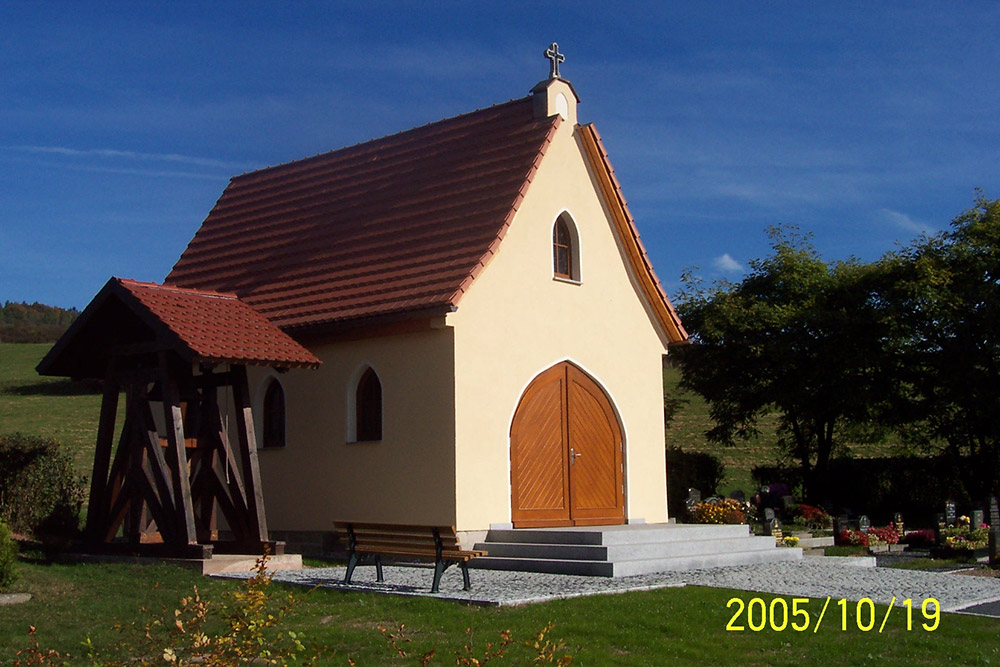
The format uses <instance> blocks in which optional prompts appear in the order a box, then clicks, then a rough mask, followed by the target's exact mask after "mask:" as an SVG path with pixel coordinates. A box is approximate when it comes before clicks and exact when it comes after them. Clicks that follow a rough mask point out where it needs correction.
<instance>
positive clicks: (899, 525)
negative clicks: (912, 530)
mask: <svg viewBox="0 0 1000 667" xmlns="http://www.w3.org/2000/svg"><path fill="white" fill-rule="evenodd" d="M892 522H893V523H894V524H896V534H897V535H899V539H903V535H905V534H906V531H905V530H903V514H902V513H901V512H896V513H895V514H894V515H893V516H892Z"/></svg>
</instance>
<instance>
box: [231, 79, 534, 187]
mask: <svg viewBox="0 0 1000 667" xmlns="http://www.w3.org/2000/svg"><path fill="white" fill-rule="evenodd" d="M530 100H531V95H526V96H525V97H518V98H514V99H510V100H507V101H506V102H498V103H497V104H491V105H490V106H487V107H482V108H479V109H475V110H473V111H467V112H465V113H461V114H458V115H455V116H447V117H445V118H440V119H438V120H434V121H430V122H427V123H424V124H423V125H417V126H416V127H411V128H409V129H406V130H400V131H399V132H391V133H389V134H385V135H382V136H380V137H375V138H374V139H368V140H366V141H359V142H357V143H354V144H349V145H347V146H341V147H340V148H334V149H332V150H329V151H324V152H322V153H316V154H315V155H309V156H306V157H303V158H297V159H295V160H289V161H288V162H279V163H278V164H273V165H268V166H266V167H261V168H260V169H252V170H250V171H246V172H243V173H242V174H239V175H237V176H233V177H232V178H230V179H229V180H230V181H235V180H237V179H242V178H244V177H248V176H254V175H256V174H260V173H262V172H265V171H270V170H272V169H281V168H283V167H288V166H290V165H297V164H301V163H304V162H308V161H310V160H316V159H318V158H323V157H328V156H331V155H335V154H337V153H348V152H350V151H352V150H357V149H359V148H361V147H363V146H368V145H371V144H376V143H378V142H382V141H388V140H391V139H395V138H398V137H401V136H403V135H407V134H410V133H417V132H419V131H421V130H426V129H428V128H431V127H434V126H435V125H439V124H442V123H448V122H451V121H456V120H458V119H460V118H467V117H470V116H475V115H476V114H481V113H485V112H487V111H498V110H500V109H501V108H502V107H506V106H512V105H514V104H517V103H524V102H526V101H530Z"/></svg>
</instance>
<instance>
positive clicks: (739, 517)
mask: <svg viewBox="0 0 1000 667" xmlns="http://www.w3.org/2000/svg"><path fill="white" fill-rule="evenodd" d="M691 521H693V522H694V523H720V524H722V523H730V524H733V523H746V522H747V518H746V511H745V509H744V506H743V505H742V504H741V503H740V502H739V501H738V500H733V499H732V498H727V499H725V500H721V499H716V500H707V501H705V502H701V503H698V504H696V505H695V506H694V509H693V510H692V512H691Z"/></svg>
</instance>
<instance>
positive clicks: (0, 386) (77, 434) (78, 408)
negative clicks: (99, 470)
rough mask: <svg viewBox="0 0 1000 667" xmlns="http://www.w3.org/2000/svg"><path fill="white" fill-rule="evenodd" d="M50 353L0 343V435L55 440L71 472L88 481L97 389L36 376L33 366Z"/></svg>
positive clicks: (45, 349) (38, 346) (40, 346)
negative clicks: (66, 454)
mask: <svg viewBox="0 0 1000 667" xmlns="http://www.w3.org/2000/svg"><path fill="white" fill-rule="evenodd" d="M51 347H52V346H51V345H49V344H45V343H42V344H28V343H24V344H21V343H0V433H13V432H15V431H20V432H22V433H26V434H29V435H40V436H43V437H48V438H55V439H56V440H58V441H59V442H60V443H62V445H63V446H64V447H65V448H66V449H67V451H68V452H70V454H71V455H72V457H73V462H74V464H75V466H76V469H77V471H78V472H79V473H80V474H85V475H89V473H90V467H91V466H92V465H93V451H94V449H93V448H94V439H95V438H96V437H97V418H98V413H99V412H100V408H101V395H100V393H99V392H100V389H99V387H98V388H95V387H94V386H93V385H88V384H84V383H77V382H70V381H69V380H66V379H63V378H47V377H41V376H39V375H38V373H36V372H35V365H36V364H38V362H39V361H41V359H42V357H43V356H45V353H46V352H48V351H49V348H51Z"/></svg>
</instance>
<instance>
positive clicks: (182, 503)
mask: <svg viewBox="0 0 1000 667" xmlns="http://www.w3.org/2000/svg"><path fill="white" fill-rule="evenodd" d="M160 371H161V373H162V380H161V389H162V393H163V417H164V421H165V423H166V429H167V449H169V450H170V455H171V459H172V463H173V464H174V465H173V466H172V468H171V474H172V476H173V483H174V503H175V509H176V510H177V511H176V515H177V522H178V523H177V529H178V531H177V532H178V533H179V536H180V539H181V540H185V541H186V543H187V544H197V543H198V536H197V533H196V531H195V523H194V507H193V504H192V502H191V480H190V478H189V477H188V464H187V452H185V451H184V417H183V415H182V414H181V399H180V393H179V391H178V388H177V383H176V382H175V380H174V377H173V374H172V373H171V368H170V363H169V360H168V359H167V355H166V354H165V353H161V354H160Z"/></svg>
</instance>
